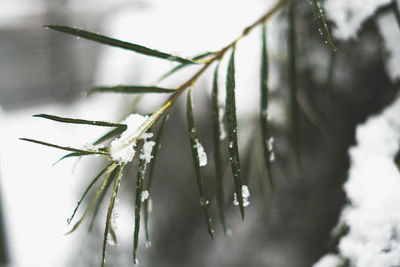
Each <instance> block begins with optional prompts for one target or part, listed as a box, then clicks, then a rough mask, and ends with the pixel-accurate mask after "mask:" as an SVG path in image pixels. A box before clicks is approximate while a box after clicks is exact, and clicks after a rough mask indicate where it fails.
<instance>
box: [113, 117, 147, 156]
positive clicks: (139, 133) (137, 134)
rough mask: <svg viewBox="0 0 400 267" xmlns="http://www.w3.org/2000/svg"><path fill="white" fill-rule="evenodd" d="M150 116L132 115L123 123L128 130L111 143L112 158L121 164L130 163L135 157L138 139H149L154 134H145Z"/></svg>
mask: <svg viewBox="0 0 400 267" xmlns="http://www.w3.org/2000/svg"><path fill="white" fill-rule="evenodd" d="M147 119H148V116H143V115H140V114H131V115H129V116H128V118H126V120H125V121H124V122H123V123H125V124H126V125H127V126H128V128H127V129H126V131H124V132H123V133H122V134H121V137H120V138H117V139H115V140H113V141H112V142H111V149H110V151H111V157H112V159H114V160H117V161H119V162H130V161H132V159H133V157H134V156H135V146H136V142H137V140H138V139H147V138H150V137H151V136H152V134H149V133H145V132H144V131H143V130H144V129H143V125H144V124H145V122H146V120H147Z"/></svg>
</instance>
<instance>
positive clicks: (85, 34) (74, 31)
mask: <svg viewBox="0 0 400 267" xmlns="http://www.w3.org/2000/svg"><path fill="white" fill-rule="evenodd" d="M44 27H45V28H47V29H52V30H56V31H59V32H63V33H67V34H71V35H75V36H78V37H82V38H85V39H88V40H92V41H95V42H98V43H102V44H105V45H110V46H115V47H119V48H123V49H127V50H131V51H135V52H136V53H139V54H144V55H147V56H152V57H158V58H162V59H167V60H172V61H178V62H180V63H185V64H193V63H195V62H194V61H192V60H189V59H184V58H181V57H177V56H173V55H170V54H168V53H164V52H160V51H158V50H154V49H150V48H147V47H144V46H141V45H137V44H132V43H128V42H124V41H120V40H117V39H114V38H110V37H107V36H104V35H101V34H97V33H93V32H89V31H85V30H83V29H78V28H71V27H68V26H60V25H45V26H44Z"/></svg>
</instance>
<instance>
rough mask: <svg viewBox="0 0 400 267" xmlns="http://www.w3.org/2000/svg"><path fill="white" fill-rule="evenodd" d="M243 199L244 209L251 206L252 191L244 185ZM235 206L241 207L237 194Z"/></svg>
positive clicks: (234, 201)
mask: <svg viewBox="0 0 400 267" xmlns="http://www.w3.org/2000/svg"><path fill="white" fill-rule="evenodd" d="M242 197H243V207H246V206H248V205H249V204H250V201H249V197H250V191H249V188H248V187H247V185H242ZM233 205H235V206H238V205H239V201H238V199H237V195H236V193H233Z"/></svg>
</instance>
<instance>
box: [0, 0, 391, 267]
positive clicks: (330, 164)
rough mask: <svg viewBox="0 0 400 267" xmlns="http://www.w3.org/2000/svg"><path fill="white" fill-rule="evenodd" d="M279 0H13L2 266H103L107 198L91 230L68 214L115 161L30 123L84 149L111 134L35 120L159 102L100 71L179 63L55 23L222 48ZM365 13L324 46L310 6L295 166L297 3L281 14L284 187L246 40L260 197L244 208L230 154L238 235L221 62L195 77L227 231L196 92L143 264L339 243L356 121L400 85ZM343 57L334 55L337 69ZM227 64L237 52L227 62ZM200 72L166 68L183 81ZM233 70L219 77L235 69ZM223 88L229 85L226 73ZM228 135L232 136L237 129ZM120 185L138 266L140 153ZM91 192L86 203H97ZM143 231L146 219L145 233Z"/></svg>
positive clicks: (264, 256)
mask: <svg viewBox="0 0 400 267" xmlns="http://www.w3.org/2000/svg"><path fill="white" fill-rule="evenodd" d="M273 4H274V1H272V0H251V1H246V3H244V1H238V0H229V1H228V0H218V1H216V0H214V1H211V0H205V1H201V3H199V2H197V1H188V0H186V1H181V0H169V1H163V0H151V1H145V0H117V1H106V0H97V1H94V0H87V1H84V2H83V1H77V0H3V1H2V2H1V4H0V7H1V8H0V59H1V60H0V127H1V128H0V129H1V130H0V137H1V138H0V139H1V140H0V265H1V266H5V267H6V266H7V267H27V266H41V267H46V266H49V267H50V266H100V260H101V245H102V238H103V232H104V221H105V212H106V211H105V210H102V214H101V216H98V222H97V223H96V224H95V228H94V229H93V231H92V232H90V233H87V231H86V230H85V229H84V228H85V227H87V225H82V226H83V227H81V229H79V230H78V231H77V232H76V233H74V234H72V235H68V236H65V235H64V233H65V232H67V231H68V229H69V227H68V225H67V222H66V219H67V218H68V217H69V216H70V215H71V213H72V211H73V209H74V207H75V203H76V202H77V200H78V199H79V197H80V194H81V193H82V192H83V191H84V189H85V187H86V185H87V184H88V183H89V182H90V180H91V179H92V178H93V177H94V176H95V175H96V174H97V173H98V172H99V170H100V169H102V168H103V167H102V166H104V161H102V160H101V159H81V160H79V161H76V160H74V159H67V160H65V161H63V162H60V163H58V164H57V165H55V166H52V164H53V163H55V162H56V161H57V160H58V159H59V158H60V157H62V156H63V155H64V154H63V153H62V152H60V151H58V150H55V149H52V148H46V147H41V146H38V145H35V144H29V143H24V142H22V141H20V140H18V138H20V137H27V138H34V139H39V140H43V141H46V142H50V143H57V144H60V145H69V146H74V147H82V146H84V145H85V144H88V143H90V142H92V141H94V140H96V138H98V137H99V136H101V134H102V133H103V132H102V131H101V130H99V129H93V127H88V126H76V125H72V126H71V125H64V124H57V123H54V122H51V121H46V120H41V119H37V118H36V119H35V118H32V115H34V114H39V113H48V114H54V115H59V116H65V117H72V118H83V119H93V120H110V121H120V120H121V119H123V118H124V117H125V116H126V115H127V114H129V113H130V112H133V111H134V112H139V113H147V112H151V111H154V109H155V108H156V107H158V106H159V105H160V103H162V101H163V100H164V99H165V98H164V97H158V96H150V97H148V96H146V97H143V98H142V99H141V102H140V103H139V105H134V104H133V103H137V102H138V101H137V99H136V97H134V96H122V95H112V94H105V95H95V96H90V97H87V98H86V97H85V96H84V92H85V91H87V90H88V89H90V88H91V87H92V86H93V85H113V84H114V85H116V84H144V85H149V84H154V83H155V82H156V81H157V78H158V77H160V76H161V75H162V74H163V73H165V71H167V70H168V69H170V68H171V67H173V66H174V65H173V63H170V62H164V61H162V60H158V59H152V58H146V57H144V56H141V55H137V54H133V53H130V52H127V51H120V50H119V49H116V48H109V47H104V46H102V45H99V44H96V43H94V42H91V41H87V40H82V39H77V38H75V37H72V36H68V35H66V34H61V33H57V32H53V31H50V30H46V29H44V28H43V27H42V26H43V25H44V24H60V25H68V26H74V27H82V28H84V29H87V30H90V31H93V32H100V33H102V34H105V35H109V36H111V37H115V38H119V39H121V40H126V41H131V42H133V43H139V44H142V45H145V46H149V47H152V48H156V49H159V50H162V51H167V52H171V53H175V54H179V55H182V56H193V55H196V54H198V53H201V52H205V51H215V50H217V49H220V48H221V47H223V46H224V45H226V44H227V43H229V42H230V41H231V40H233V39H234V38H235V37H236V36H238V35H239V34H240V33H241V31H242V29H243V28H245V26H247V25H249V24H251V23H252V22H253V21H255V20H256V19H257V18H258V17H259V16H261V15H262V14H263V13H264V12H265V11H266V10H268V8H269V7H271V6H272V5H273ZM390 12H391V11H390V8H388V7H387V6H386V7H382V8H381V9H380V10H378V12H377V13H376V14H375V15H374V16H372V17H371V18H370V19H368V20H367V21H365V22H364V24H363V28H362V30H361V31H360V32H359V35H358V38H357V39H356V40H355V39H351V40H349V41H346V42H344V41H342V42H339V41H337V42H336V44H337V46H338V47H339V49H340V52H339V53H337V55H336V56H332V52H331V51H330V50H329V48H328V47H327V46H326V45H324V43H323V40H322V39H321V37H320V35H319V33H318V28H317V26H316V23H315V20H314V16H313V13H312V8H311V7H310V4H309V3H308V2H307V1H301V2H300V1H299V3H298V9H297V24H296V25H297V32H298V35H297V41H298V43H297V46H298V81H297V83H298V88H299V91H300V93H299V96H298V99H299V103H300V108H299V110H298V116H299V120H300V129H301V131H300V140H301V155H302V156H301V160H302V170H301V171H299V169H298V166H297V165H296V160H295V156H294V155H295V152H294V150H293V146H292V141H291V140H293V136H292V135H293V133H292V132H291V131H290V127H289V123H288V122H289V121H290V117H289V115H288V112H286V111H287V110H288V100H287V99H288V96H289V89H288V83H287V82H286V81H287V80H288V74H287V73H288V71H287V70H288V64H287V52H286V51H287V45H286V43H287V8H286V7H284V8H283V9H282V12H279V13H278V14H277V15H276V16H275V17H274V18H273V20H271V21H270V22H269V24H268V45H269V48H270V61H271V62H270V64H271V70H270V87H271V98H270V112H271V116H272V117H271V125H272V132H273V134H274V138H275V143H276V146H275V153H276V160H275V162H274V164H273V173H274V179H275V181H276V190H275V192H274V194H272V193H271V190H270V187H269V184H268V179H267V174H266V171H265V169H264V166H263V162H262V161H263V159H262V149H261V146H260V142H261V137H260V133H259V128H258V127H259V126H258V122H257V120H258V103H259V92H258V91H259V87H258V86H259V71H260V70H259V68H260V52H259V50H260V44H261V40H260V31H259V29H256V30H255V31H254V32H252V33H251V34H250V35H249V36H248V37H246V38H245V39H243V40H242V41H241V42H240V43H239V44H238V48H237V90H238V92H237V102H238V115H239V132H240V133H239V138H240V139H239V141H240V151H241V159H242V171H243V175H244V179H245V180H246V181H247V183H248V185H249V188H250V193H251V197H250V205H249V206H248V207H246V218H245V220H244V221H243V222H242V221H241V219H240V214H239V211H238V209H237V207H235V206H233V204H232V201H233V184H232V181H231V180H232V179H231V174H230V170H229V167H227V168H226V172H225V175H224V181H225V193H226V195H225V197H226V199H225V204H226V211H225V212H226V217H227V224H228V227H229V229H230V230H231V232H232V234H231V235H224V234H223V230H222V227H221V224H220V222H219V219H218V212H217V206H216V199H215V196H214V195H215V185H214V183H215V175H214V167H215V166H214V165H213V159H212V157H213V147H212V138H211V137H212V136H211V130H210V129H211V122H210V121H211V120H210V118H211V108H210V105H211V103H210V87H211V76H212V70H210V71H209V72H207V73H206V74H205V75H204V78H202V79H200V80H199V82H198V83H197V85H196V90H195V116H196V126H197V129H198V136H199V140H200V141H201V143H202V144H203V146H204V148H205V150H206V152H207V154H208V157H209V158H208V162H209V164H208V165H207V167H206V168H205V169H204V171H203V174H204V176H205V177H204V179H205V186H206V194H207V196H208V198H209V199H210V201H211V203H210V207H211V211H212V212H211V216H212V218H213V224H214V227H215V231H216V235H215V240H210V238H209V236H208V234H207V231H206V226H205V224H204V219H203V218H202V213H201V209H200V208H199V207H200V206H199V200H198V193H197V187H196V183H195V177H194V173H193V167H192V162H191V156H190V149H189V138H188V137H187V132H186V131H187V130H186V127H187V126H186V118H185V115H184V114H185V112H184V104H185V103H184V101H181V103H179V105H178V106H177V107H175V108H174V109H173V110H172V112H171V116H170V119H169V120H168V123H167V126H166V129H165V135H164V137H163V143H162V149H161V151H160V157H159V159H158V163H157V165H156V172H155V177H154V183H153V184H154V185H153V188H152V201H153V203H154V208H153V212H152V213H151V217H150V236H151V240H152V247H151V248H145V245H144V244H145V240H144V239H143V238H141V240H140V246H139V261H140V266H161V265H162V266H273V267H275V266H276V267H281V266H282V267H283V266H290V267H292V266H300V267H302V266H311V265H312V264H313V263H314V262H316V261H317V260H318V258H319V257H320V256H321V255H323V254H324V253H327V252H329V251H335V249H336V247H335V241H334V239H333V238H332V236H331V230H332V229H333V227H334V226H335V225H336V223H337V219H338V215H339V212H340V209H341V207H342V206H343V205H344V203H345V202H346V199H345V196H344V193H343V192H342V189H341V186H342V183H343V182H344V181H345V179H346V175H347V174H346V172H347V169H348V166H349V162H348V155H347V150H348V148H349V147H350V146H351V145H353V144H354V130H355V127H356V125H357V124H359V123H361V122H363V121H364V120H365V119H366V118H367V117H368V116H369V115H371V114H374V113H377V112H379V111H381V110H382V109H383V108H384V107H385V106H387V105H388V104H389V103H390V102H391V101H392V100H393V99H394V98H395V96H396V94H397V93H398V88H399V81H398V80H396V79H393V78H390V77H389V76H388V74H387V73H386V67H385V60H386V59H387V58H388V57H390V55H388V52H387V50H386V49H385V45H384V42H383V38H382V36H381V33H380V31H379V27H378V25H377V19H378V18H380V17H382V16H384V15H385V14H387V13H390ZM332 66H333V67H332ZM224 68H226V60H224V61H223V62H222V65H221V69H224ZM190 73H191V70H188V71H187V72H183V73H182V74H181V75H176V76H173V77H171V79H169V80H166V81H165V86H174V85H175V86H176V85H177V84H179V82H182V81H185V80H186V79H187V77H189V76H188V75H190ZM224 75H225V74H224V73H221V80H222V81H221V83H222V85H223V83H224ZM222 88H223V87H222ZM225 142H226V140H225ZM131 165H132V166H131V167H130V168H129V171H128V172H127V173H126V174H125V176H124V180H123V182H122V184H121V190H120V193H119V194H120V196H119V198H120V201H119V205H118V206H117V211H118V213H119V217H118V218H117V235H118V237H119V243H118V245H116V246H112V247H111V246H109V248H108V254H107V264H109V266H127V265H132V264H133V263H132V256H131V254H132V236H133V226H134V205H133V203H134V192H135V180H136V163H135V162H134V163H133V164H131ZM86 204H87V203H86ZM142 236H143V233H142Z"/></svg>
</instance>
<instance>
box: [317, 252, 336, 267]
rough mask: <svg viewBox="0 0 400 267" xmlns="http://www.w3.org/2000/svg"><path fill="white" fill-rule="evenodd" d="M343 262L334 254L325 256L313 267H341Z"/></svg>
mask: <svg viewBox="0 0 400 267" xmlns="http://www.w3.org/2000/svg"><path fill="white" fill-rule="evenodd" d="M340 262H341V260H340V258H339V257H338V256H336V255H333V254H328V255H325V256H324V257H323V258H321V259H320V260H319V261H318V262H317V263H315V264H314V265H313V267H336V266H339V264H340Z"/></svg>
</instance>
